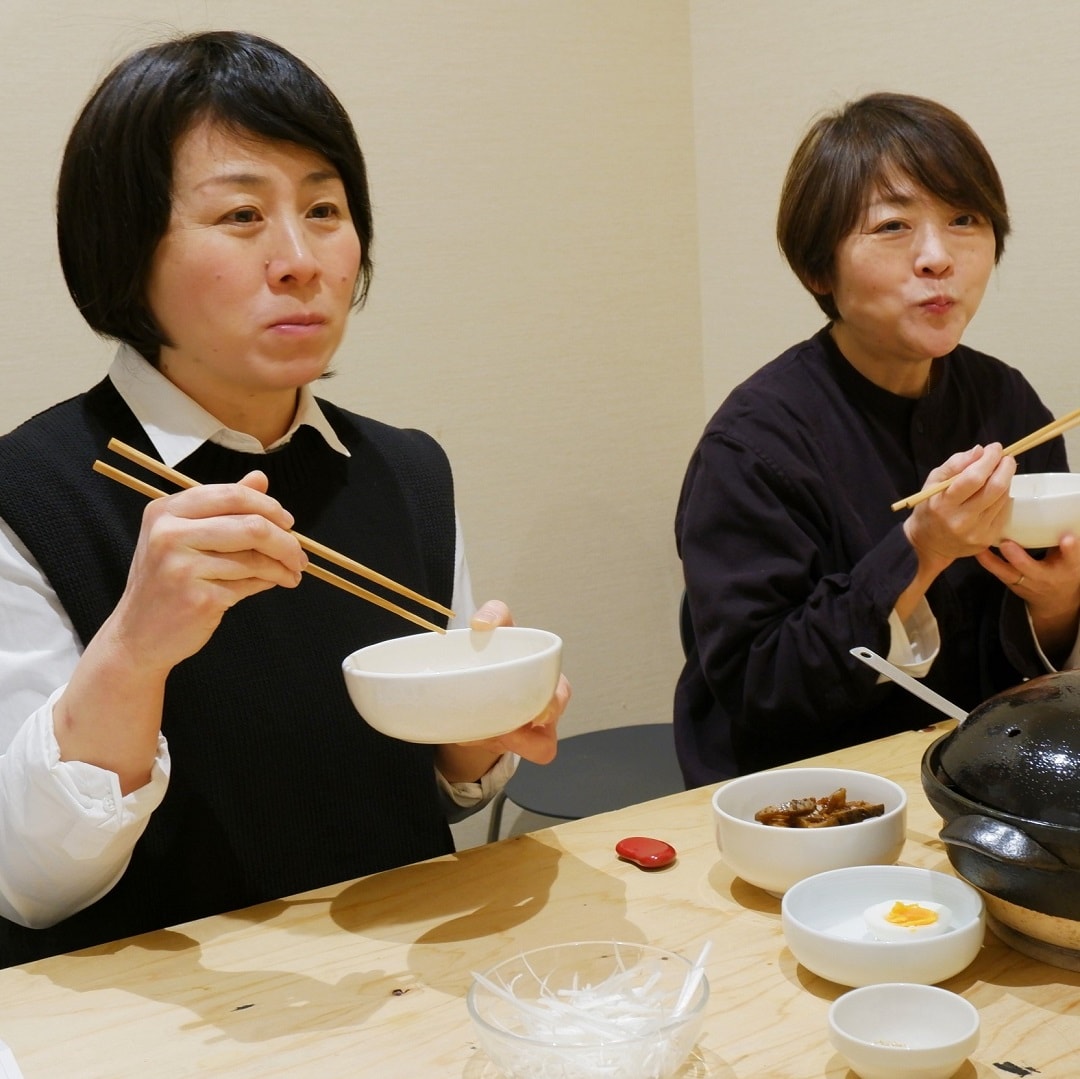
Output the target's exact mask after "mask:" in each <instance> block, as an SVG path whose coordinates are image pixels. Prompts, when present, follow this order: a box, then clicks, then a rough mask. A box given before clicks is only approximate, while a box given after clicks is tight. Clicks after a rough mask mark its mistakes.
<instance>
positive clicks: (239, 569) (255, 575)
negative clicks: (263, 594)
mask: <svg viewBox="0 0 1080 1079" xmlns="http://www.w3.org/2000/svg"><path fill="white" fill-rule="evenodd" d="M189 572H190V575H191V578H192V580H194V581H202V582H219V583H221V584H225V585H230V586H231V585H234V584H236V585H241V586H243V585H244V583H245V582H251V583H252V584H255V583H257V582H258V583H261V585H262V586H264V587H265V588H271V587H273V586H274V585H280V586H281V587H282V588H295V587H296V586H297V585H298V584H299V583H300V582H301V581H302V580H303V578H304V575H303V573H302V572H301V571H299V570H292V569H290V568H289V567H288V566H286V565H285V564H284V563H282V562H280V561H278V559H276V558H270V557H268V556H267V555H264V554H262V553H261V552H260V551H237V552H236V553H234V554H221V553H218V552H214V551H203V552H199V553H198V554H196V555H193V556H192V557H191V559H190V561H189ZM261 590H262V589H261V588H260V591H261Z"/></svg>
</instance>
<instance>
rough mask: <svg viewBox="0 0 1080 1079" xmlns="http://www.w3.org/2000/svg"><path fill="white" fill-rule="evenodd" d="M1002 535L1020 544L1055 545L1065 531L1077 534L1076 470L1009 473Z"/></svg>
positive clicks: (1079, 489)
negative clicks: (1024, 473)
mask: <svg viewBox="0 0 1080 1079" xmlns="http://www.w3.org/2000/svg"><path fill="white" fill-rule="evenodd" d="M1009 494H1010V502H1009V516H1008V518H1007V520H1006V522H1005V527H1004V529H1003V531H1002V539H1011V540H1015V541H1016V542H1017V543H1019V544H1020V545H1021V546H1022V547H1056V546H1057V545H1058V543H1059V542H1060V541H1061V537H1062V535H1063V534H1064V533H1066V532H1076V533H1077V534H1078V535H1080V474H1077V473H1075V472H1035V473H1031V474H1030V475H1027V476H1013V479H1012V486H1011V487H1010V488H1009Z"/></svg>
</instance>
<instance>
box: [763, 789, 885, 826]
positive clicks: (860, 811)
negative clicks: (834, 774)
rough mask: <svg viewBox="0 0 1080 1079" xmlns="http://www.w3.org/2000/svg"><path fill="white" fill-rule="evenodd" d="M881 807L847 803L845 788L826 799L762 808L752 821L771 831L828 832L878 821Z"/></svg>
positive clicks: (797, 799)
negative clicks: (813, 829) (865, 822)
mask: <svg viewBox="0 0 1080 1079" xmlns="http://www.w3.org/2000/svg"><path fill="white" fill-rule="evenodd" d="M884 812H885V806H884V805H875V804H874V803H873V802H860V801H853V802H849V801H848V800H847V788H846V787H839V788H837V789H836V790H834V791H833V792H832V794H830V795H829V796H828V797H826V798H793V799H792V800H791V801H790V802H783V803H781V804H780V805H776V806H765V808H764V809H759V810H758V811H757V812H756V813H755V814H754V820H756V821H760V822H761V823H762V824H768V825H770V826H771V827H773V828H831V827H834V826H835V825H838V824H858V823H859V821H863V820H868V819H869V818H870V817H880V816H882V814H884Z"/></svg>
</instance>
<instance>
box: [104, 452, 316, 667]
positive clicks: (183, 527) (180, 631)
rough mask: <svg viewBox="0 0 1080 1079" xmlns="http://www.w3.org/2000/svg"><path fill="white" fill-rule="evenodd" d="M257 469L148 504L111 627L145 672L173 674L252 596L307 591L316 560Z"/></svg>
mask: <svg viewBox="0 0 1080 1079" xmlns="http://www.w3.org/2000/svg"><path fill="white" fill-rule="evenodd" d="M266 488H267V479H266V476H265V475H264V474H263V473H262V472H251V473H249V474H248V475H246V476H245V477H244V478H243V479H242V480H240V482H239V483H229V484H224V483H222V484H206V485H205V486H201V487H194V488H191V489H190V490H186V491H181V492H179V493H178V494H174V495H169V496H168V497H166V498H161V499H157V500H155V501H154V502H151V503H150V505H148V506H147V507H146V510H145V511H144V513H143V522H142V528H141V530H140V532H139V538H138V542H137V544H136V548H135V555H134V557H133V559H132V562H131V568H130V570H129V572H128V580H127V586H126V587H125V589H124V593H123V596H122V597H121V599H120V602H119V603H118V604H117V606H116V610H115V611H114V612H113V615H112V616H111V617H110V619H109V621H108V623H107V627H108V632H109V633H111V634H112V635H113V636H114V638H115V642H116V643H117V644H118V645H120V646H121V647H123V649H124V650H125V651H126V652H128V653H129V654H130V656H131V657H132V659H133V660H136V661H137V662H138V663H139V665H140V666H141V667H142V668H143V669H144V671H146V670H150V671H153V670H156V671H159V672H161V673H162V674H167V673H168V671H170V670H171V669H172V668H173V667H174V666H175V665H176V664H177V663H179V662H180V661H181V660H184V659H187V658H188V657H189V656H191V655H194V654H195V653H196V652H198V651H199V649H200V648H202V646H203V645H204V644H205V643H206V642H207V641H208V640H209V639H210V636H211V635H212V634H213V632H214V630H215V629H216V628H217V626H218V624H219V622H220V621H221V619H222V616H223V615H224V614H225V612H226V611H227V610H228V609H229V608H230V607H232V606H233V605H234V604H236V603H239V602H240V600H242V599H244V598H246V597H247V596H252V595H255V594H256V593H257V592H263V591H265V590H266V589H268V588H273V587H274V586H275V585H281V586H283V587H285V588H294V587H296V585H297V584H299V582H300V579H301V576H302V573H303V569H304V567H305V566H306V565H307V555H306V554H305V553H304V551H303V549H302V548H301V546H300V543H299V541H298V540H297V539H296V537H295V536H293V535H291V534H290V529H291V528H292V525H293V518H292V515H291V514H290V513H289V512H288V511H287V510H285V509H284V508H283V507H282V506H281V505H280V504H279V503H278V502H277V501H276V500H274V499H273V498H271V497H269V495H267V494H266Z"/></svg>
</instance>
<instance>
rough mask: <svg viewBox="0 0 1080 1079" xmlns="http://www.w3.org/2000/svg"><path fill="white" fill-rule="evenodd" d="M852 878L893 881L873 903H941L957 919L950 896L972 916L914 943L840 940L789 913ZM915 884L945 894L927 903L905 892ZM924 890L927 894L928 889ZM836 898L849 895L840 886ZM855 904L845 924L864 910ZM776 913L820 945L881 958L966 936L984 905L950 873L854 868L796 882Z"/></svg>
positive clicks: (915, 893)
mask: <svg viewBox="0 0 1080 1079" xmlns="http://www.w3.org/2000/svg"><path fill="white" fill-rule="evenodd" d="M856 876H863V877H870V876H880V877H881V878H882V880H883V882H884V881H885V880H886V878H890V877H891V878H894V879H895V881H896V884H895V885H890V889H889V891H888V893H887V894H883V895H882V896H881V899H880V900H875V901H874V902H881V901H884V900H886V899H910V900H914V901H916V902H918V901H919V900H920V899H926V900H928V901H933V902H941V903H944V905H945V906H947V907H949V909H950V911H951V912H952V913H953V916H954V918H955V917H956V916H957V911H956V909H955V907H954V906H953V905H952V904H950V903H949V902H948V899H949V898H950V897H951V896H952V895H956V896H961V897H963V898H964V900H965V901H966V903H967V904H968V905H969V906H970V907H973V908H974V913H970V914H969V915H968V916H967V917H966V918H964V919H963V920H962V921H954V922H953V924H952V925H951V926H949V928H948V929H946V930H945V932H943V933H938V934H937V935H936V936H932V937H922V938H919V939H918V940H877V939H875V938H874V937H869V936H868V937H866V938H865V939H854V938H851V937H844V936H840V935H838V934H837V933H835V932H830V931H829V929H828V928H823V927H820V926H817V925H813V924H811V923H810V922H808V921H806V920H804V918H803V917H801V916H800V914H798V913H796V911H795V910H794V909H793V908H794V907H795V906H796V905H797V904H799V903H800V902H801V901H802V900H803V898H804V897H805V896H806V895H807V894H808V893H809V894H813V893H814V892H815V891H819V890H820V889H822V888H827V887H829V886H830V885H831V884H832V883H833V882H834V881H841V880H843V879H844V878H847V879H848V880H850V879H851V878H853V877H856ZM916 880H918V881H920V882H923V883H930V884H931V885H936V886H937V887H938V888H940V889H942V890H943V891H945V892H946V893H947V894H946V895H943V896H940V897H939V896H937V895H935V896H934V897H933V899H932V900H931V896H930V895H928V894H926V895H924V894H919V893H920V891H922V889H918V890H916V889H914V888H909V889H908V890H906V891H905V885H906V883H907V882H909V881H916ZM926 890H927V891H929V889H926ZM837 894H840V895H845V894H846V895H850V894H851V893H850V891H845V889H843V888H842V887H841V886H840V885H837ZM855 902H856V901H855V899H854V898H853V899H852V906H851V909H850V910H848V911H847V912H846V920H850V919H852V918H855V917H857V916H858V915H859V914H861V913H862V911H863V910H864V909H865V908H864V907H863V906H855V905H854V904H855ZM860 902H861V901H860ZM780 909H781V914H782V916H783V917H785V918H788V919H790V920H791V921H793V922H795V923H796V924H797V925H798V927H799V929H800V930H801V931H802V932H804V933H806V934H808V935H809V936H812V937H814V938H816V939H817V940H819V941H821V942H837V941H840V942H843V943H845V944H854V945H857V946H859V947H862V948H872V949H874V950H879V951H880V952H881V954H883V955H884V954H887V953H888V952H889V951H890V950H891V951H896V950H898V949H900V948H912V947H920V946H923V945H925V946H926V947H927V948H928V949H929V948H933V947H935V946H937V947H940V942H942V941H945V940H948V939H949V938H950V937H953V936H955V935H957V934H958V933H963V932H967V931H969V930H970V929H971V928H972V927H973V926H974V925H975V924H976V923H978V922H981V921H983V920H984V918H985V911H986V905H985V903H984V902H983V898H982V896H981V895H980V894H979V891H978V889H976V888H974V887H972V885H970V884H968V882H967V881H965V880H961V879H960V878H959V877H954V876H952V874H950V873H941V872H938V870H936V869H925V868H923V867H922V866H912V865H855V866H844V867H843V868H840V869H827V870H825V871H824V872H823V873H815V874H814V875H813V876H812V877H804V878H803V879H802V880H800V881H797V882H796V883H795V884H793V885H792V886H791V887H790V888H789V889H788V890H787V891H786V892H785V893H784V898H783V900H782V901H781V904H780ZM839 924H842V923H839ZM834 928H835V927H834ZM882 984H886V983H882ZM913 984H916V983H913Z"/></svg>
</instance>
